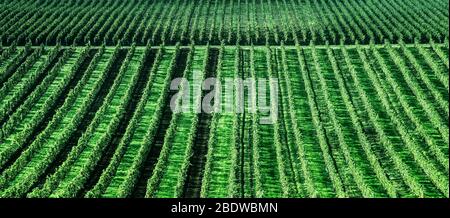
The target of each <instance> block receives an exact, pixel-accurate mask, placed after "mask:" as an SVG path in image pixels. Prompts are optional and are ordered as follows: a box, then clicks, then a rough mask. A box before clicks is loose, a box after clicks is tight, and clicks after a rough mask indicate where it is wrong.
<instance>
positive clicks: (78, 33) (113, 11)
mask: <svg viewBox="0 0 450 218" xmlns="http://www.w3.org/2000/svg"><path fill="white" fill-rule="evenodd" d="M18 1H19V0H14V1H13V2H18ZM443 5H446V6H447V8H448V2H445V1H442V0H439V1H432V2H426V3H422V1H419V0H408V1H406V2H405V1H400V0H382V1H373V0H368V1H355V0H348V1H342V0H333V1H325V0H307V1H296V0H202V1H201V0H198V1H195V2H192V1H183V0H171V1H169V2H165V1H162V0H156V1H150V2H149V1H142V0H133V1H119V2H118V1H112V0H101V1H95V2H94V1H75V0H70V1H68V2H67V3H61V2H58V1H32V2H28V3H26V2H22V4H7V3H3V4H2V5H1V7H2V8H4V9H5V10H4V11H3V13H2V14H3V17H2V19H0V30H1V31H0V32H1V34H0V39H1V40H0V41H1V42H2V43H3V44H11V43H14V42H17V43H19V44H24V43H26V42H28V41H31V42H32V43H33V44H35V45H39V44H41V43H46V44H48V45H53V44H56V43H57V42H61V43H62V44H65V45H71V44H73V43H76V44H86V43H88V42H92V43H94V44H102V43H103V42H105V43H106V44H108V45H114V44H116V43H117V42H119V41H122V42H125V43H126V44H131V43H137V44H138V45H145V44H146V43H147V42H148V41H151V42H152V43H153V44H160V43H166V44H175V43H176V42H181V43H182V44H185V45H188V44H190V42H195V43H196V44H207V43H210V44H216V45H218V44H220V42H222V41H224V42H225V43H226V44H230V45H234V44H236V43H239V44H247V45H250V44H258V45H265V44H267V43H270V44H273V43H276V44H280V43H281V41H284V43H286V44H290V45H295V44H296V43H300V44H303V45H307V44H308V43H309V41H310V40H313V41H314V43H315V44H325V42H326V41H329V42H330V43H332V44H339V43H340V42H345V43H346V44H353V43H355V42H356V41H359V42H364V43H366V44H367V43H369V42H371V41H373V42H377V43H382V42H383V41H384V40H385V39H388V40H389V41H391V42H397V41H399V40H403V41H405V42H413V41H414V40H420V41H422V42H424V41H429V40H431V39H433V40H436V41H439V42H442V41H444V40H445V39H448V36H449V35H448V25H447V23H446V22H445V20H447V19H448V13H445V8H444V7H442V6H443ZM138 17H139V18H142V19H137V18H138Z"/></svg>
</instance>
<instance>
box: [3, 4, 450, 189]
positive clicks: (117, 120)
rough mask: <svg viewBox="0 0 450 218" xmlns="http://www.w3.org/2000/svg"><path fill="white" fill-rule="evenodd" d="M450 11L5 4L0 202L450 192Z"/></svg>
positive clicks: (434, 7)
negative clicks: (210, 103)
mask: <svg viewBox="0 0 450 218" xmlns="http://www.w3.org/2000/svg"><path fill="white" fill-rule="evenodd" d="M448 5H449V4H448V1H444V0H435V1H426V0H379V1H374V0H362V1H356V0H330V1H328V0H327V1H325V0H194V1H188V0H172V1H161V0H155V1H144V0H129V1H115V0H63V1H56V0H35V1H28V0H14V1H5V0H0V8H1V9H2V10H0V14H1V15H2V16H0V29H1V30H2V31H0V41H1V42H2V46H1V47H0V197H41V198H42V197H89V198H92V197H152V198H167V197H169V198H170V197H188V198H190V197H205V198H208V197H213V198H224V197H246V198H247V197H258V198H260V197H264V198H265V197H268V198H272V197H294V198H297V197H299V198H300V197H301V198H310V197H312V198H315V197H327V198H330V197H344V198H345V197H365V198H373V197H383V198H390V197H445V198H448V197H449V163H448V161H449V100H448V99H449V87H448V83H449V46H448V34H449V29H448ZM196 76H198V77H196ZM176 78H184V79H185V81H187V82H188V83H186V84H185V85H181V89H182V90H191V91H192V90H194V91H195V90H199V92H198V93H197V95H195V94H194V95H193V96H190V98H189V99H188V101H189V102H190V103H191V104H188V105H187V107H186V108H184V109H186V110H187V112H182V113H177V112H174V110H173V108H171V105H172V103H173V102H172V100H174V103H175V108H176V109H181V108H182V107H183V104H182V103H183V102H184V100H185V99H183V96H182V95H179V93H178V92H177V90H173V89H172V88H173V87H172V85H171V82H172V81H173V80H174V79H176ZM207 78H217V81H216V82H218V81H220V82H221V83H217V84H219V85H218V86H220V88H221V89H223V90H225V89H227V88H230V89H231V90H232V92H231V93H232V95H231V96H227V95H225V94H223V92H219V91H217V90H218V89H216V90H215V91H213V92H210V91H209V90H201V89H200V88H201V86H202V84H201V83H197V82H198V81H200V82H201V81H203V80H205V79H207ZM228 79H232V80H233V81H236V80H239V79H242V80H246V79H255V80H258V79H276V80H275V81H276V83H269V84H267V85H265V86H266V88H267V89H268V90H270V95H268V96H265V95H264V96H263V95H261V94H260V93H257V94H255V95H249V96H250V97H249V98H243V101H242V102H240V101H239V99H240V94H241V92H239V88H240V87H239V86H237V85H236V84H234V85H233V86H231V87H227V86H226V85H225V86H223V84H226V81H227V80H228ZM216 88H217V87H216ZM273 90H276V91H273ZM249 92H250V91H249V90H247V91H245V90H244V91H243V92H242V94H249ZM209 94H213V96H214V103H215V102H220V101H219V99H228V100H229V101H230V102H231V104H232V105H238V104H243V105H242V106H243V108H244V110H243V111H242V112H238V111H237V109H233V110H231V111H226V110H225V111H212V113H207V112H205V111H202V112H201V113H197V112H196V110H197V108H198V107H199V106H200V105H203V104H204V103H202V102H203V100H204V98H205V97H207V96H208V95H209ZM260 98H264V99H265V100H266V101H267V102H268V103H269V104H270V109H271V110H269V111H270V112H269V111H268V110H262V109H261V110H260V108H259V106H261V107H262V106H265V105H262V104H261V102H260ZM219 106H222V105H219ZM253 106H255V107H257V108H258V109H256V110H255V111H252V110H251V109H249V108H253ZM247 109H248V110H247ZM275 109H276V110H275ZM273 110H275V111H276V113H275V115H274V114H273V113H271V112H273ZM267 117H269V119H270V120H271V121H272V123H270V124H265V123H262V121H263V120H264V119H266V118H267Z"/></svg>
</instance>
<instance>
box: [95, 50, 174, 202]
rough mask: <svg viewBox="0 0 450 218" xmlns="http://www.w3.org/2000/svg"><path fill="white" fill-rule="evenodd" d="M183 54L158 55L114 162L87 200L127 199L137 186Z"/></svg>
mask: <svg viewBox="0 0 450 218" xmlns="http://www.w3.org/2000/svg"><path fill="white" fill-rule="evenodd" d="M178 53H179V50H178V49H176V50H166V49H164V48H161V49H160V50H159V51H158V54H157V56H156V59H155V62H154V65H153V67H152V69H151V72H150V78H149V80H148V83H147V85H146V87H145V89H144V91H143V94H142V99H141V100H140V102H139V104H138V106H137V107H138V108H137V110H136V112H135V114H134V115H133V118H132V119H131V121H130V124H129V125H128V127H127V130H126V133H125V135H124V137H123V138H122V140H121V142H120V144H119V147H118V149H117V150H116V152H115V154H114V156H113V159H112V161H111V162H110V164H109V166H108V167H107V168H106V171H105V172H104V173H103V174H102V176H101V177H100V180H99V182H98V183H97V184H96V185H95V186H94V188H93V189H92V190H91V191H89V192H88V193H87V194H86V196H87V197H114V196H116V197H127V196H130V195H131V194H132V192H133V189H134V188H135V186H136V182H137V179H138V177H139V176H140V169H141V168H142V166H143V164H144V161H145V158H146V157H147V155H148V154H149V152H150V149H151V145H152V143H153V140H154V137H155V134H156V129H157V126H158V123H159V121H160V118H161V116H162V109H163V107H164V101H165V99H166V96H167V92H166V91H167V90H168V87H169V81H170V78H171V72H172V71H173V67H174V63H175V60H176V57H177V55H179V54H178Z"/></svg>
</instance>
